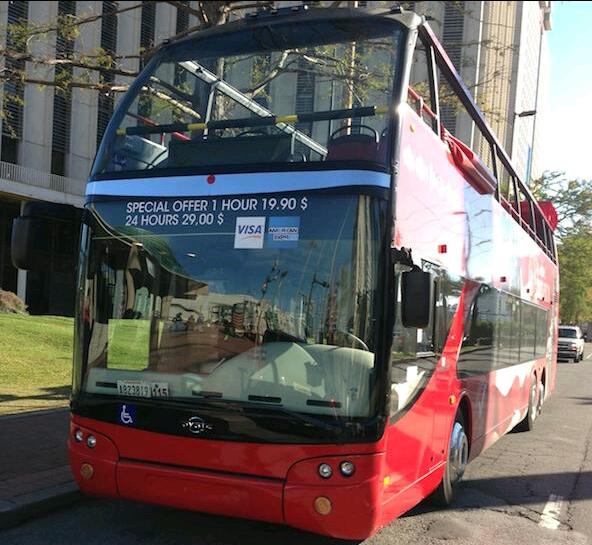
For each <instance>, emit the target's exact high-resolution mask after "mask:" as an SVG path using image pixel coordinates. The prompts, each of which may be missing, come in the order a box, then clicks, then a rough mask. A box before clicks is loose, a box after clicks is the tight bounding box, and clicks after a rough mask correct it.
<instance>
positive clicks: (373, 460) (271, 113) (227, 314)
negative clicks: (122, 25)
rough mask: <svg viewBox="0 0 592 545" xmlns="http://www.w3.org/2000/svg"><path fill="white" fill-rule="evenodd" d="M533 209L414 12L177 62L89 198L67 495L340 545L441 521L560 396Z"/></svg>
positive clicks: (297, 14)
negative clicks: (499, 443)
mask: <svg viewBox="0 0 592 545" xmlns="http://www.w3.org/2000/svg"><path fill="white" fill-rule="evenodd" d="M461 119H464V120H466V121H468V124H467V123H461V122H460V120H461ZM443 120H447V123H443ZM445 124H446V125H447V126H446V127H445V126H444V125H445ZM461 126H468V127H469V128H470V130H469V131H468V135H469V136H467V135H466V134H465V133H462V131H461V129H459V127H461ZM544 210H545V211H544V212H543V209H542V208H541V206H539V204H538V203H537V202H536V201H535V200H534V198H533V197H532V195H531V194H530V192H529V191H528V189H527V187H526V186H525V185H524V184H523V183H522V182H521V181H520V179H519V177H518V175H517V174H516V172H515V170H514V168H513V167H512V165H511V162H510V160H509V158H508V155H507V154H506V152H505V151H504V149H503V148H502V147H501V146H500V144H499V142H498V140H497V139H496V137H495V136H494V135H493V133H492V132H491V130H490V128H489V127H488V125H487V123H486V121H485V119H484V117H483V115H482V114H481V112H480V111H479V109H478V108H477V106H476V105H475V102H474V101H473V99H472V98H471V95H470V93H469V92H468V91H467V89H466V88H465V86H464V85H463V83H462V81H461V79H460V77H459V75H458V74H457V72H456V70H455V69H454V67H453V65H452V63H451V62H450V60H449V59H448V57H447V56H446V54H445V52H444V50H443V48H442V46H441V45H440V44H439V43H438V41H437V40H436V38H435V37H434V35H433V33H432V31H431V30H430V28H429V26H428V25H427V24H426V23H425V21H424V20H423V19H422V18H420V17H418V16H417V15H415V14H413V13H410V12H405V11H402V10H400V9H393V10H386V11H384V10H383V11H366V10H352V9H324V10H321V9H310V10H306V9H304V8H290V9H288V10H281V9H280V10H271V11H267V12H261V13H259V14H255V15H253V16H250V17H247V18H246V19H245V20H241V21H237V22H233V23H230V24H227V25H224V26H222V27H219V28H215V29H210V30H206V31H204V32H200V33H196V34H195V35H193V36H190V37H188V38H185V39H183V40H181V41H178V42H174V43H171V44H168V45H165V46H164V47H162V48H161V49H160V50H159V51H158V52H157V53H156V55H155V56H154V57H153V58H152V60H151V61H150V63H149V64H148V65H147V67H146V68H145V69H144V71H143V72H142V74H141V75H140V76H139V77H138V79H137V81H136V82H135V83H133V85H132V86H131V88H130V89H129V91H128V93H127V94H126V95H125V97H124V98H123V99H122V100H121V102H120V104H119V107H118V109H117V111H116V112H115V114H114V116H113V119H112V120H111V123H110V125H109V127H108V130H107V132H106V135H105V138H104V141H103V142H102V144H101V147H100V149H99V152H98V155H97V159H96V161H95V164H94V167H93V172H92V174H91V178H90V181H89V184H88V191H87V204H86V212H85V217H84V220H83V221H84V225H83V229H82V242H81V250H80V255H81V258H80V268H79V294H78V299H79V304H78V311H77V327H76V331H77V333H76V351H75V352H76V353H75V362H74V387H73V395H72V404H71V407H72V425H71V436H70V440H69V449H70V456H71V465H72V471H73V473H74V475H75V477H76V480H77V482H78V484H79V485H80V488H81V489H82V490H83V491H84V492H85V493H88V494H91V495H100V496H110V497H121V498H127V499H131V500H139V501H145V502H152V503H157V504H162V505H168V506H174V507H178V508H182V509H190V510H196V511H203V512H208V513H217V514H222V515H229V516H235V517H245V518H250V519H258V520H263V521H269V522H274V523H284V524H288V525H291V526H294V527H297V528H301V529H304V530H309V531H312V532H318V533H321V534H327V535H331V536H335V537H339V538H349V539H362V538H365V537H367V536H369V535H371V534H372V533H373V532H375V531H376V530H378V529H379V528H380V527H381V526H383V525H385V524H387V523H388V522H389V521H391V520H393V519H394V518H395V517H397V516H399V515H400V514H402V513H404V512H405V511H407V510H408V509H410V508H411V507H413V506H414V505H416V504H417V503H418V502H420V501H421V500H423V499H424V498H427V497H428V496H432V498H433V499H434V500H435V501H438V502H440V503H442V504H447V503H449V502H450V501H451V500H452V497H453V494H454V492H455V490H456V487H457V485H458V483H459V481H460V479H461V477H462V475H463V472H464V470H465V466H466V465H467V463H468V462H469V460H471V459H472V458H474V457H476V456H478V455H479V453H480V452H482V451H483V450H484V449H485V448H487V447H488V446H490V445H491V444H492V443H494V442H495V441H496V440H497V439H498V438H500V437H501V436H502V435H504V434H505V433H507V432H508V431H510V430H511V429H513V428H515V427H516V426H519V427H522V428H523V429H526V430H528V429H530V428H532V426H533V425H534V422H535V419H536V417H537V415H538V414H539V412H540V410H541V406H542V404H543V401H544V399H545V398H546V397H547V396H548V395H549V393H550V392H551V391H552V389H553V387H554V382H555V365H556V364H555V361H556V337H557V312H558V270H557V260H556V252H555V246H554V240H553V221H554V218H553V210H552V208H550V207H549V206H548V205H545V209H544ZM29 219H30V220H34V219H35V218H29ZM18 227H19V229H23V230H25V229H26V228H27V218H21V221H20V224H19V226H18Z"/></svg>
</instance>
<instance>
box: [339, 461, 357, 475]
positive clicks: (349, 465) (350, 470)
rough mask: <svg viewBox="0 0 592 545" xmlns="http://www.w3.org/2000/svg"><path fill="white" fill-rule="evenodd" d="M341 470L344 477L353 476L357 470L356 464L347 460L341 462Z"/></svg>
mask: <svg viewBox="0 0 592 545" xmlns="http://www.w3.org/2000/svg"><path fill="white" fill-rule="evenodd" d="M339 471H341V474H342V475H343V476H344V477H351V476H352V475H353V474H354V473H355V472H356V466H355V465H354V464H353V462H350V461H349V460H346V461H345V462H341V463H340V464H339Z"/></svg>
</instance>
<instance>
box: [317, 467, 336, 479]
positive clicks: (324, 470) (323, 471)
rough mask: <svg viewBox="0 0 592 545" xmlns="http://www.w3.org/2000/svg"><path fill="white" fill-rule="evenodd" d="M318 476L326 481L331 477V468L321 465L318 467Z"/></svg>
mask: <svg viewBox="0 0 592 545" xmlns="http://www.w3.org/2000/svg"><path fill="white" fill-rule="evenodd" d="M319 475H320V476H321V477H322V478H323V479H328V478H329V477H331V475H333V470H332V469H331V466H330V465H329V464H321V465H320V466H319Z"/></svg>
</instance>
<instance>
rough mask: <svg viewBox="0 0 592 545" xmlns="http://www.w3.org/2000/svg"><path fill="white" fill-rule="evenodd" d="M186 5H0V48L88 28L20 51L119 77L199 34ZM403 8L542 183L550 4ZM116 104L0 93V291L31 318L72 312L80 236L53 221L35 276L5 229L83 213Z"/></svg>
mask: <svg viewBox="0 0 592 545" xmlns="http://www.w3.org/2000/svg"><path fill="white" fill-rule="evenodd" d="M301 3H302V2H278V4H280V5H294V4H296V5H297V4H301ZM309 3H310V2H309ZM346 3H347V4H349V5H351V6H358V7H364V6H368V7H384V3H383V2H372V1H369V2H363V1H357V2H355V1H350V2H343V4H346ZM196 4H197V3H196V2H188V1H185V2H171V3H168V2H138V1H119V2H112V1H105V2H99V1H59V2H27V1H18V2H16V1H13V2H6V1H4V2H0V42H1V43H2V45H6V46H8V48H9V49H13V50H18V49H19V47H22V46H21V45H20V44H19V43H17V42H14V43H10V42H11V40H13V38H11V36H10V33H7V30H6V29H7V24H8V25H9V24H19V23H20V24H23V23H27V22H28V23H30V24H42V23H47V22H48V21H56V20H58V19H67V18H68V17H72V16H74V17H77V18H81V19H82V20H85V21H86V22H84V24H82V25H80V26H79V30H80V32H79V34H78V36H76V37H73V38H72V39H66V38H63V37H58V36H56V33H55V32H49V33H47V34H43V35H38V36H36V37H34V38H33V39H32V40H31V43H30V52H31V53H32V54H33V55H34V56H36V57H42V58H57V59H60V58H67V57H68V56H70V55H71V54H72V53H73V52H74V53H84V54H90V55H93V54H97V53H98V52H101V51H102V52H106V53H109V54H115V55H117V56H119V57H120V58H121V64H120V68H121V69H123V70H129V71H133V72H135V71H137V70H138V69H139V68H141V62H142V61H141V60H140V59H138V53H139V52H140V51H146V50H150V49H152V48H153V47H155V46H157V45H158V44H159V43H161V42H162V41H163V40H165V39H167V38H169V37H170V36H174V35H178V34H179V33H184V32H186V31H187V30H190V29H192V28H194V27H197V26H199V19H198V17H197V12H196V11H195V10H194V8H195V7H196ZM403 4H407V7H408V8H410V9H413V10H415V11H417V12H418V13H419V14H421V15H427V16H429V17H430V18H431V19H432V22H431V24H432V26H433V28H434V29H435V31H436V33H437V34H438V35H439V37H440V39H441V41H442V42H443V44H444V46H445V47H446V49H447V51H448V52H449V54H450V56H451V58H452V60H453V62H454V63H455V65H456V66H457V68H458V69H459V70H460V72H461V74H462V76H463V78H464V80H465V82H466V83H467V85H468V86H469V88H470V89H471V90H472V92H473V94H474V95H475V97H476V99H477V101H478V103H479V104H480V106H481V107H482V109H483V111H484V112H485V114H486V117H487V118H488V120H489V122H490V124H491V125H492V127H493V129H494V131H495V132H496V133H497V135H498V137H499V138H500V140H501V142H502V143H503V145H504V146H505V148H506V149H507V150H508V152H509V153H511V155H512V157H513V160H514V163H515V167H516V169H517V171H518V172H519V173H520V174H521V175H522V177H523V179H526V180H528V178H529V177H531V176H533V177H536V176H538V175H540V167H539V166H538V165H539V163H538V157H540V156H541V155H542V154H543V153H544V151H543V138H542V135H543V134H544V127H545V112H546V89H547V82H548V77H549V76H548V74H549V61H548V51H547V43H546V31H547V30H549V29H550V10H551V6H550V4H551V3H550V2H536V1H527V2H476V1H470V2H453V1H450V2H431V1H427V2H407V3H403ZM96 15H100V16H101V17H99V18H97V17H94V16H96ZM237 15H240V12H237V13H236V14H235V16H237ZM0 62H2V64H3V68H6V69H11V68H12V69H16V70H23V69H24V70H26V75H27V77H28V78H31V79H35V80H42V81H58V82H59V81H60V80H62V79H71V78H77V79H80V78H83V77H84V76H85V71H84V70H83V69H82V68H79V67H73V66H71V65H67V64H66V65H59V64H57V65H48V64H39V63H37V64H35V63H32V62H29V61H25V60H21V59H14V58H6V57H5V58H2V59H0ZM99 78H100V80H101V81H102V82H106V83H117V84H120V83H121V84H126V83H129V82H130V81H131V79H130V78H129V77H126V76H124V75H122V74H118V75H113V74H112V73H110V72H104V73H100V74H99V73H97V72H94V73H93V74H92V76H91V81H92V82H97V81H99ZM297 83H298V82H297ZM306 84H307V82H306V81H302V82H299V83H298V85H306ZM286 92H287V90H286ZM290 92H293V90H291V91H290ZM280 94H281V93H280ZM301 95H302V96H306V93H301ZM120 96H121V95H120V94H117V93H110V92H99V91H96V90H89V89H84V88H73V89H72V90H71V91H63V90H60V89H59V87H56V86H53V85H46V86H39V85H33V84H21V83H14V82H9V81H7V82H5V83H4V92H3V93H2V95H1V97H0V98H1V105H0V107H1V108H2V116H1V119H0V123H1V130H0V135H1V148H0V288H2V289H5V290H9V291H14V292H16V293H17V294H18V295H19V296H20V297H21V298H22V299H24V300H25V302H26V303H27V305H28V306H29V309H30V311H31V312H32V313H50V314H66V315H67V314H71V313H72V312H73V305H74V289H73V288H74V282H75V278H74V275H75V266H74V264H73V263H72V262H71V261H69V260H67V259H65V257H64V256H65V255H67V254H68V252H71V249H72V247H75V246H76V244H77V243H78V229H79V225H77V224H76V222H72V221H64V222H60V221H58V220H56V221H55V225H54V230H53V238H52V240H53V246H52V248H53V254H52V255H54V257H55V259H52V260H50V263H48V265H47V269H46V270H44V271H43V272H39V271H35V272H33V271H22V270H17V269H15V268H14V267H13V266H12V263H11V260H10V237H11V225H12V220H13V218H15V217H17V216H18V215H19V214H20V212H21V209H22V206H23V203H25V202H27V201H30V200H40V201H47V202H55V203H61V204H66V205H70V206H73V207H81V206H82V204H83V200H84V190H85V181H86V179H87V177H88V173H89V172H90V169H91V165H92V161H93V158H94V155H95V152H96V149H97V147H98V145H99V143H100V141H101V137H102V135H103V133H104V131H105V129H106V127H107V124H108V122H109V119H110V117H111V114H112V113H113V110H114V107H115V105H116V102H117V100H118V99H119V97H120ZM298 107H299V108H301V109H302V108H304V110H302V111H305V110H306V109H307V108H308V106H307V104H300V105H299V106H298ZM534 112H536V113H534ZM526 114H528V115H526ZM442 120H443V122H444V124H445V125H446V126H447V127H448V128H449V129H450V130H451V132H453V133H455V134H456V135H457V136H459V137H460V138H461V139H463V140H464V141H465V142H468V143H470V144H471V145H472V147H474V146H477V147H478V146H479V140H478V139H479V135H478V134H476V131H475V127H474V126H473V124H472V122H471V121H470V120H469V119H468V118H466V117H465V116H463V115H462V113H461V112H457V111H455V109H454V108H451V107H449V108H446V107H443V112H442Z"/></svg>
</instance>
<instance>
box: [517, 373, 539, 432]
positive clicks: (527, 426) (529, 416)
mask: <svg viewBox="0 0 592 545" xmlns="http://www.w3.org/2000/svg"><path fill="white" fill-rule="evenodd" d="M537 394H539V388H538V386H537V380H536V377H532V381H531V383H530V391H529V394H528V412H527V413H526V416H525V417H524V420H522V421H521V422H520V423H519V424H518V425H517V426H516V430H517V431H532V430H533V429H534V423H535V421H536V417H537V416H538V414H539V412H540V402H539V399H538V398H539V397H540V395H537Z"/></svg>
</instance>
